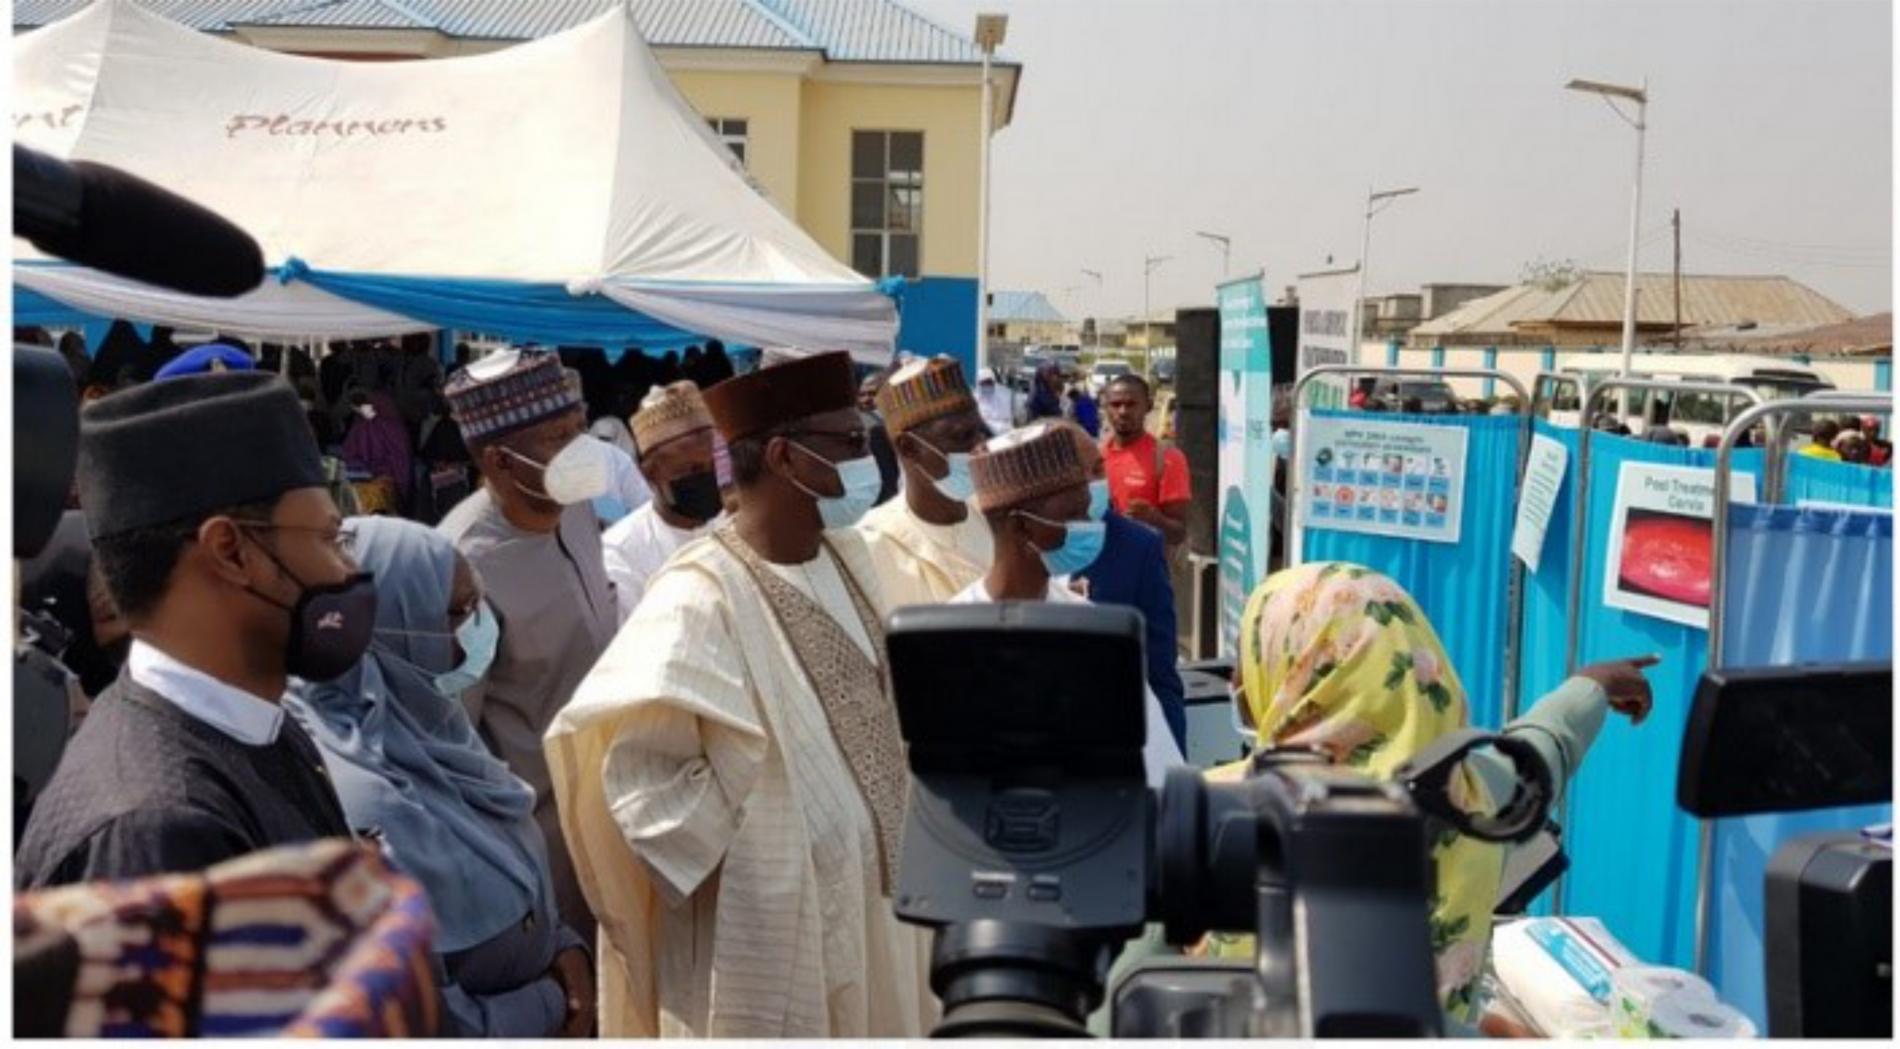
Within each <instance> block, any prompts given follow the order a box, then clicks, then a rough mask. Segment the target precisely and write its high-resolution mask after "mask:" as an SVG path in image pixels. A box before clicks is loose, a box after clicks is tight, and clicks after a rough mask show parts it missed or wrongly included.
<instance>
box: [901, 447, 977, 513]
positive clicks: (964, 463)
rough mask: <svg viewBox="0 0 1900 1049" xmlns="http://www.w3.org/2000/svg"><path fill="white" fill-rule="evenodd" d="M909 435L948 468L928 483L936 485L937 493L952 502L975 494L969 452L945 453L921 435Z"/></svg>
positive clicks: (966, 499) (961, 501)
mask: <svg viewBox="0 0 1900 1049" xmlns="http://www.w3.org/2000/svg"><path fill="white" fill-rule="evenodd" d="M911 436H912V438H914V439H915V440H916V441H917V443H918V444H921V445H923V446H924V447H925V448H928V449H929V450H930V452H931V454H933V455H935V456H936V457H937V458H939V459H941V460H943V462H944V464H945V465H946V466H948V467H949V468H950V470H949V472H948V473H946V474H944V475H943V476H942V477H939V478H932V479H931V481H930V483H931V484H932V485H933V486H935V487H936V489H937V491H938V493H939V494H941V495H942V496H943V497H944V498H945V499H948V500H950V501H951V502H953V503H967V502H969V501H970V498H971V497H972V496H974V495H976V479H975V478H973V477H971V476H970V453H969V452H951V453H949V454H945V453H944V452H942V451H939V450H938V449H937V447H936V446H935V445H933V444H931V443H930V442H929V441H926V440H924V439H923V438H922V437H918V436H917V435H916V434H912V435H911Z"/></svg>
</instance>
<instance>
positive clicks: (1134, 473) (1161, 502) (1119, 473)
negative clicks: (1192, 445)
mask: <svg viewBox="0 0 1900 1049" xmlns="http://www.w3.org/2000/svg"><path fill="white" fill-rule="evenodd" d="M1156 447H1157V445H1156V444H1155V439H1154V435H1153V434H1148V433H1144V434H1142V435H1141V436H1140V437H1137V438H1135V440H1134V441H1133V442H1132V443H1130V444H1128V445H1127V446H1122V445H1120V444H1118V443H1117V441H1116V439H1115V438H1114V437H1110V438H1109V439H1108V440H1106V441H1103V442H1102V461H1103V463H1104V464H1105V465H1106V466H1107V467H1108V495H1109V501H1110V502H1112V503H1114V504H1115V510H1116V511H1117V512H1118V513H1123V514H1125V513H1127V512H1128V508H1129V506H1130V505H1131V504H1133V503H1134V502H1135V501H1136V500H1140V501H1142V502H1145V503H1147V504H1148V505H1150V506H1153V507H1155V508H1157V509H1159V508H1161V507H1163V506H1169V505H1172V504H1174V503H1185V502H1187V501H1188V500H1190V499H1192V498H1193V497H1194V496H1193V493H1192V491H1190V489H1189V487H1188V464H1187V456H1185V455H1182V454H1181V449H1179V448H1169V449H1168V450H1167V452H1166V454H1165V455H1163V456H1162V457H1161V476H1159V477H1157V476H1155V458H1156V457H1155V449H1156Z"/></svg>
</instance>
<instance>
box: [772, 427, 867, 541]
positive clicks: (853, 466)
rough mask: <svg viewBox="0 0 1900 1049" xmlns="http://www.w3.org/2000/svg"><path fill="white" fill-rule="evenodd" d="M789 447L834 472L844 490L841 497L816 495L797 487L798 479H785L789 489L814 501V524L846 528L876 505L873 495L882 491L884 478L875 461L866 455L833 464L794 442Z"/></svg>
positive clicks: (805, 488) (855, 522)
mask: <svg viewBox="0 0 1900 1049" xmlns="http://www.w3.org/2000/svg"><path fill="white" fill-rule="evenodd" d="M792 447H794V448H796V449H798V450H799V451H801V452H804V453H805V454H806V455H809V456H811V457H812V458H813V459H816V460H818V461H819V462H821V463H824V464H825V465H827V466H829V467H831V468H832V469H833V470H835V471H837V473H838V483H839V484H841V485H843V486H844V494H842V495H819V494H818V493H817V492H814V491H812V490H811V489H809V488H807V487H805V486H804V485H802V484H799V483H798V478H796V477H788V478H787V480H790V481H791V482H792V485H793V487H795V488H797V489H798V490H799V491H801V492H804V493H805V494H806V495H809V496H811V497H812V498H813V499H816V500H818V520H819V521H820V522H821V523H822V524H823V525H824V526H825V528H827V529H833V528H850V527H851V526H852V525H855V524H857V523H858V522H859V521H861V520H863V519H864V515H865V514H867V513H870V512H871V507H873V506H876V505H877V493H878V492H879V491H880V490H882V489H883V487H884V478H883V475H881V474H879V473H878V470H877V459H876V458H874V457H873V456H870V455H868V454H867V455H863V456H860V457H858V458H856V459H846V460H845V461H843V462H841V463H834V462H832V461H831V460H829V459H826V458H825V457H824V456H822V455H819V454H818V453H817V452H814V451H812V450H811V449H810V448H807V447H805V446H804V445H802V444H799V443H798V442H797V441H793V442H792Z"/></svg>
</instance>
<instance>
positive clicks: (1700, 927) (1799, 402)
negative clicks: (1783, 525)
mask: <svg viewBox="0 0 1900 1049" xmlns="http://www.w3.org/2000/svg"><path fill="white" fill-rule="evenodd" d="M1822 405H1825V406H1826V407H1827V408H1829V409H1832V410H1834V411H1852V412H1856V413H1864V414H1867V415H1885V416H1886V417H1887V418H1888V419H1890V420H1891V419H1892V418H1893V399H1892V398H1891V397H1882V396H1879V395H1878V394H1871V393H1868V394H1857V393H1852V392H1843V391H1829V392H1826V393H1821V394H1809V395H1808V396H1806V397H1801V398H1796V399H1792V400H1782V401H1769V402H1767V403H1766V404H1759V403H1758V404H1756V405H1755V406H1754V407H1753V408H1750V409H1748V410H1747V411H1745V412H1743V413H1742V414H1740V415H1738V416H1736V417H1735V421H1734V422H1732V423H1730V424H1729V427H1728V429H1727V430H1724V431H1723V432H1722V441H1721V443H1720V444H1718V445H1716V447H1715V513H1714V520H1713V521H1712V525H1713V527H1714V537H1715V550H1714V555H1715V556H1714V564H1713V565H1712V566H1711V567H1712V570H1713V571H1712V575H1711V577H1710V580H1709V669H1711V670H1714V669H1718V668H1720V667H1722V666H1723V665H1724V664H1723V662H1722V656H1723V648H1724V647H1725V646H1724V645H1723V643H1722V627H1723V622H1722V620H1723V611H1724V607H1725V606H1726V605H1727V603H1728V556H1729V542H1728V516H1729V505H1730V500H1731V497H1732V493H1731V492H1730V488H1731V483H1730V477H1729V467H1730V463H1731V462H1732V461H1733V459H1734V456H1735V442H1736V441H1738V440H1740V439H1741V436H1742V435H1743V434H1745V433H1747V432H1748V431H1749V430H1750V429H1751V428H1752V427H1753V426H1754V425H1755V424H1756V423H1758V422H1761V421H1763V420H1767V419H1770V418H1771V417H1774V416H1781V415H1812V414H1816V412H1817V409H1818V408H1819V407H1821V406H1822ZM1771 429H1774V427H1773V426H1771ZM1788 455H1789V452H1788V449H1787V448H1786V447H1784V446H1783V445H1782V443H1781V442H1780V441H1771V442H1769V445H1768V447H1767V448H1766V449H1765V450H1764V460H1763V463H1762V470H1763V473H1764V475H1768V474H1770V473H1771V469H1770V467H1771V464H1772V465H1773V466H1774V467H1775V468H1774V469H1773V470H1772V474H1773V475H1774V476H1777V477H1779V476H1781V475H1782V469H1784V468H1785V462H1786V459H1787V457H1788ZM1781 496H1782V492H1781V491H1780V490H1776V491H1775V492H1773V493H1772V494H1770V493H1767V492H1764V493H1763V495H1762V499H1761V505H1764V506H1766V505H1770V504H1773V503H1778V502H1780V501H1781ZM1698 822H1700V823H1701V827H1700V828H1699V831H1700V838H1701V840H1700V842H1699V843H1698V848H1697V850H1696V893H1695V969H1696V972H1698V973H1701V974H1702V975H1704V976H1706V975H1708V971H1709V967H1708V963H1709V933H1710V927H1709V908H1710V907H1711V905H1712V901H1713V899H1714V896H1715V885H1714V880H1715V821H1714V820H1700V821H1698Z"/></svg>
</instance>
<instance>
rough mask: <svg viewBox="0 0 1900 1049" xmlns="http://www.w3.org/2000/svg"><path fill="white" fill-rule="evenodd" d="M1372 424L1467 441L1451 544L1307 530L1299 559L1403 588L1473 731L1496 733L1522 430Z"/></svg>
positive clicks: (1483, 421)
mask: <svg viewBox="0 0 1900 1049" xmlns="http://www.w3.org/2000/svg"><path fill="white" fill-rule="evenodd" d="M1313 415H1314V417H1315V418H1325V417H1340V418H1351V417H1357V416H1361V415H1363V413H1359V412H1350V411H1330V410H1327V411H1315V412H1314V413H1313ZM1378 419H1379V420H1380V421H1381V422H1406V423H1418V424H1421V425H1426V426H1443V427H1456V428H1458V429H1462V430H1464V431H1466V433H1467V434H1468V436H1467V438H1466V445H1465V493H1464V510H1463V516H1462V518H1461V520H1460V522H1459V533H1458V535H1459V539H1458V542H1457V543H1455V544H1453V543H1432V542H1426V541H1424V540H1419V539H1400V538H1393V537H1391V536H1379V535H1366V534H1363V533H1359V532H1336V531H1333V530H1331V529H1328V528H1326V527H1324V525H1314V524H1312V523H1309V524H1308V525H1307V526H1306V530H1305V537H1304V539H1303V540H1302V546H1301V549H1302V551H1303V557H1304V559H1305V560H1307V561H1351V562H1354V563H1355V564H1362V565H1365V566H1367V567H1368V568H1373V569H1376V570H1378V571H1380V572H1383V573H1385V574H1386V575H1388V576H1390V577H1391V578H1392V580H1393V581H1394V582H1396V583H1398V584H1399V585H1400V586H1402V587H1404V588H1405V589H1406V590H1407V591H1409V592H1410V593H1411V595H1412V597H1413V598H1414V599H1416V600H1417V601H1418V604H1419V607H1420V608H1421V609H1423V610H1424V612H1425V615H1426V617H1427V618H1429V619H1430V620H1431V621H1432V624H1433V625H1434V626H1435V627H1436V628H1437V630H1438V632H1439V636H1440V639H1441V640H1443V641H1444V643H1445V651H1446V654H1447V655H1449V656H1450V657H1451V661H1452V664H1453V665H1454V666H1456V667H1457V668H1458V677H1459V679H1460V680H1461V681H1463V682H1464V685H1465V692H1466V693H1467V695H1468V696H1469V699H1470V703H1471V721H1472V724H1474V725H1480V726H1486V727H1490V728H1496V727H1498V726H1499V725H1501V724H1502V723H1503V711H1504V689H1503V675H1504V669H1503V667H1504V646H1505V639H1506V638H1507V637H1508V636H1509V632H1510V629H1511V624H1510V616H1509V611H1510V603H1509V600H1508V598H1509V588H1510V565H1509V562H1508V561H1507V560H1506V553H1507V551H1508V550H1509V549H1510V544H1511V530H1512V526H1513V524H1514V523H1515V521H1516V517H1517V499H1516V496H1515V492H1516V487H1517V450H1518V435H1519V433H1520V432H1521V428H1522V425H1523V424H1522V423H1521V422H1520V421H1519V420H1518V419H1517V418H1516V417H1503V416H1470V415H1459V416H1444V415H1393V414H1382V415H1380V416H1378ZM1540 694H1541V693H1540ZM1526 705H1527V706H1528V701H1527V703H1526Z"/></svg>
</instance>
